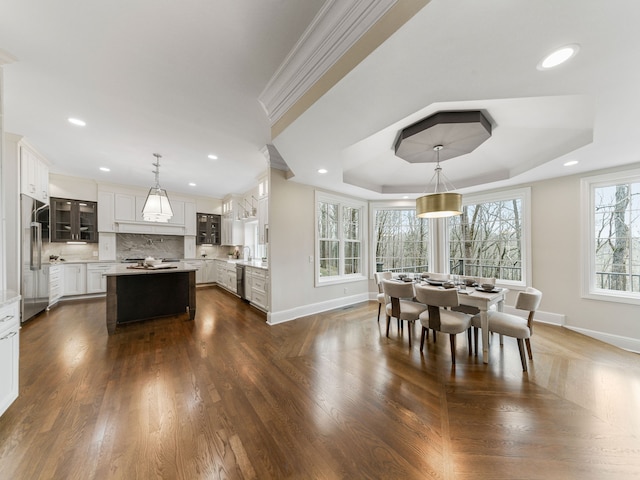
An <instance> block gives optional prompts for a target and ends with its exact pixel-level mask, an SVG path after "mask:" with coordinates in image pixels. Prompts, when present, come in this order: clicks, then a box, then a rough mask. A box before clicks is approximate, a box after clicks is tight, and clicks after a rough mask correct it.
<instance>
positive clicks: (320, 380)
mask: <svg viewBox="0 0 640 480" xmlns="http://www.w3.org/2000/svg"><path fill="white" fill-rule="evenodd" d="M197 305H198V308H197V314H196V318H195V320H194V321H189V320H188V319H186V315H185V316H182V317H173V318H164V319H157V320H151V321H147V322H142V323H138V324H133V325H128V326H125V327H120V328H119V330H118V332H117V333H116V335H113V336H108V335H107V331H106V327H105V302H104V300H102V299H99V300H90V301H82V302H74V303H71V302H69V303H63V304H61V305H59V306H58V307H56V308H54V309H53V310H52V311H50V312H48V313H44V314H42V315H40V316H39V317H38V318H36V319H35V320H33V321H31V322H30V323H28V324H26V325H25V326H24V328H23V329H22V330H21V355H20V362H21V363H20V396H19V398H18V400H16V402H15V403H14V404H13V405H12V406H11V407H10V408H9V409H8V410H7V412H6V413H5V414H4V415H3V416H2V417H0V478H1V479H12V480H27V479H29V480H33V479H64V480H69V479H82V480H87V479H127V480H131V479H144V480H146V479H188V480H194V479H218V478H224V479H250V478H255V479H272V478H273V479H343V478H344V479H364V478H375V479H396V478H397V479H431V478H437V479H445V480H446V479H461V480H463V479H510V480H511V479H545V480H548V479H563V480H564V479H581V480H583V479H594V480H595V479H597V480H604V479H615V480H620V479H629V478H640V356H638V355H635V354H632V353H629V352H625V351H622V350H619V349H616V348H614V347H611V346H608V345H605V344H603V343H600V342H598V341H595V340H593V339H590V338H588V337H585V336H582V335H579V334H576V333H573V332H571V331H568V330H566V329H562V328H559V327H554V326H548V325H536V330H535V335H534V337H533V339H532V344H533V354H534V360H533V362H530V365H529V372H528V373H523V372H522V369H521V366H520V360H519V357H518V350H517V346H516V342H515V341H514V340H513V339H507V338H505V345H504V346H503V347H501V346H500V345H499V342H498V337H497V336H495V337H493V340H492V344H491V354H490V355H491V363H490V364H489V365H484V364H483V363H482V360H481V356H478V357H475V356H471V357H469V356H468V355H467V343H466V338H465V336H464V335H463V334H462V335H460V336H459V337H458V350H457V365H456V366H455V367H452V365H451V356H450V352H449V342H448V338H446V337H445V336H444V335H440V336H439V338H438V341H437V343H435V344H434V343H433V340H430V341H429V343H428V345H426V347H425V351H424V354H423V355H421V354H420V352H419V342H414V344H413V348H412V349H409V348H408V344H407V336H406V332H405V335H404V338H400V337H398V334H397V331H396V329H395V326H394V327H393V328H392V332H391V335H390V338H386V337H385V334H384V320H381V322H380V324H378V323H377V321H376V314H377V303H374V302H370V303H365V304H359V305H356V306H353V307H350V308H345V309H341V310H336V311H332V312H328V313H324V314H319V315H313V316H310V317H306V318H303V319H300V320H297V321H294V322H289V323H286V324H281V325H277V326H273V327H270V326H268V325H266V323H265V316H264V314H261V313H259V312H258V311H256V310H255V309H253V308H251V307H249V306H248V305H246V304H243V303H241V302H240V301H239V300H237V299H236V298H235V297H233V296H231V295H230V294H228V293H226V292H224V291H222V290H219V289H218V288H205V289H199V290H198V292H197ZM415 333H416V334H419V332H418V329H417V328H416V330H415ZM415 338H419V336H416V337H415Z"/></svg>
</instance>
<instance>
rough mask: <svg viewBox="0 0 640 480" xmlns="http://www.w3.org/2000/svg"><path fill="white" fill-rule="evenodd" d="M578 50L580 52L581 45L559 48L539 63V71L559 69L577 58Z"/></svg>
mask: <svg viewBox="0 0 640 480" xmlns="http://www.w3.org/2000/svg"><path fill="white" fill-rule="evenodd" d="M578 50H580V45H578V44H572V45H565V46H564V47H562V48H558V49H557V50H554V51H553V52H551V53H550V54H549V55H547V56H546V57H544V58H543V59H542V60H541V61H540V63H538V66H537V68H538V70H549V69H550V68H553V67H557V66H558V65H561V64H563V63H564V62H566V61H567V60H569V59H571V58H573V57H575V56H576V54H577V53H578Z"/></svg>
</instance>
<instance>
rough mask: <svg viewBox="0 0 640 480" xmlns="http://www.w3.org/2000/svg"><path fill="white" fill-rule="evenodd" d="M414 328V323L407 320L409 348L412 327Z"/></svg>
mask: <svg viewBox="0 0 640 480" xmlns="http://www.w3.org/2000/svg"><path fill="white" fill-rule="evenodd" d="M412 328H413V323H411V322H407V331H408V332H409V348H411V329H412Z"/></svg>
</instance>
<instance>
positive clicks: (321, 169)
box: [318, 168, 328, 173]
mask: <svg viewBox="0 0 640 480" xmlns="http://www.w3.org/2000/svg"><path fill="white" fill-rule="evenodd" d="M327 172H328V170H327V169H326V168H319V169H318V173H327Z"/></svg>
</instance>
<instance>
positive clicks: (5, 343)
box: [0, 297, 20, 415]
mask: <svg viewBox="0 0 640 480" xmlns="http://www.w3.org/2000/svg"><path fill="white" fill-rule="evenodd" d="M19 362H20V301H19V300H18V297H16V300H15V301H13V302H11V303H8V304H5V305H3V306H2V307H0V365H2V368H0V415H2V414H3V413H4V412H5V411H6V410H7V408H9V406H10V405H11V404H12V403H13V401H14V400H15V399H16V398H18V374H19Z"/></svg>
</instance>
